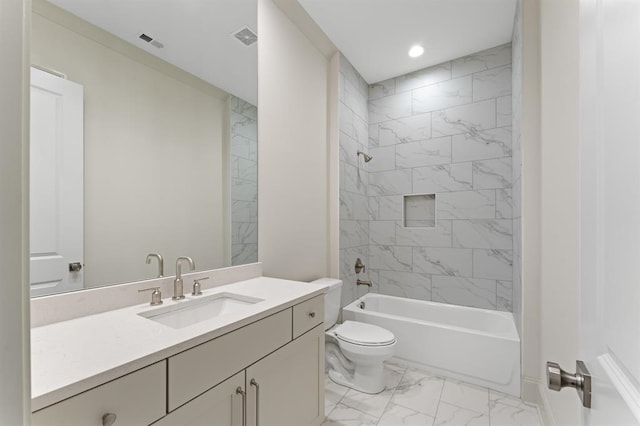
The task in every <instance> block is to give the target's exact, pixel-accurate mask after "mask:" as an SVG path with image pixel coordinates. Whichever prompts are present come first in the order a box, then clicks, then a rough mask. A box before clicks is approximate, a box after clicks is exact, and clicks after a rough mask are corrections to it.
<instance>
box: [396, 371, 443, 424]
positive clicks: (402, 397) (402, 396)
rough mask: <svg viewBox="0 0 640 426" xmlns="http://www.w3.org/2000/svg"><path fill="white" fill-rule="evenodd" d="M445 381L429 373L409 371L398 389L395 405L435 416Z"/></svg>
mask: <svg viewBox="0 0 640 426" xmlns="http://www.w3.org/2000/svg"><path fill="white" fill-rule="evenodd" d="M443 386H444V380H443V379H441V378H440V377H435V376H432V375H429V374H428V373H425V372H422V371H419V370H413V369H409V370H407V371H406V372H405V373H404V377H403V378H402V381H400V384H399V385H398V387H397V388H396V391H395V393H394V395H393V398H392V401H393V403H394V404H397V405H401V406H403V407H406V408H410V409H412V410H415V411H418V412H420V413H422V414H427V415H429V416H435V414H436V411H437V408H438V402H439V401H440V395H441V393H442V387H443Z"/></svg>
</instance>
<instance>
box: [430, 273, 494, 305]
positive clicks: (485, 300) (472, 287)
mask: <svg viewBox="0 0 640 426" xmlns="http://www.w3.org/2000/svg"><path fill="white" fill-rule="evenodd" d="M431 297H432V298H433V301H434V302H444V303H451V304H454V305H463V306H472V307H476V308H484V309H495V308H496V281H495V280H485V279H480V278H465V277H450V276H440V275H436V276H433V277H432V278H431Z"/></svg>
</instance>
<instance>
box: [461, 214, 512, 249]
mask: <svg viewBox="0 0 640 426" xmlns="http://www.w3.org/2000/svg"><path fill="white" fill-rule="evenodd" d="M512 240H513V232H512V221H511V220H510V219H496V220H489V219H477V220H454V221H453V246H454V247H466V248H490V249H508V250H511V249H512V248H513V247H512V246H513V242H512Z"/></svg>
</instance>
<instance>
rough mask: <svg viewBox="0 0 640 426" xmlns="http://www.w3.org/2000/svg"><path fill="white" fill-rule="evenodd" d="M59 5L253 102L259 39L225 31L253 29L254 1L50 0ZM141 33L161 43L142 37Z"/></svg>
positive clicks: (254, 21)
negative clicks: (253, 40) (250, 42)
mask: <svg viewBox="0 0 640 426" xmlns="http://www.w3.org/2000/svg"><path fill="white" fill-rule="evenodd" d="M51 2H52V3H54V4H56V5H57V6H59V7H62V8H63V9H66V10H68V11H69V12H71V13H73V14H74V15H77V16H79V17H80V18H82V19H84V20H86V21H89V22H91V23H92V24H94V25H96V26H98V27H100V28H102V29H104V30H106V31H108V32H110V33H112V34H114V35H116V36H118V37H120V38H122V39H124V40H125V41H127V42H129V43H131V44H133V45H135V46H137V47H139V48H141V49H143V50H145V51H147V52H149V53H151V54H153V55H155V56H158V57H160V58H161V59H164V60H165V61H167V62H169V63H171V64H173V65H176V66H178V67H180V68H182V69H184V70H186V71H188V72H190V73H191V74H193V75H195V76H197V77H199V78H201V79H202V80H205V81H207V82H209V83H211V84H213V85H214V86H217V87H219V88H220V89H222V90H224V91H226V92H229V93H231V94H233V95H235V96H238V97H240V98H242V99H244V100H246V101H248V102H250V103H252V104H253V105H257V98H258V73H257V70H258V51H257V43H256V44H253V45H252V46H250V47H246V46H244V45H243V44H242V43H240V42H239V41H238V40H236V39H234V38H232V37H230V36H229V35H230V34H232V33H235V32H236V30H238V29H240V28H241V27H244V26H248V27H249V28H250V29H251V30H252V31H253V32H254V33H255V32H256V30H257V28H256V27H257V20H258V17H257V16H258V15H257V1H256V0H188V1H180V0H135V1H132V0H51ZM141 33H145V34H147V35H149V36H151V37H153V38H154V39H156V40H158V41H160V42H161V43H163V44H164V48H162V49H158V48H156V47H153V46H152V45H150V44H148V43H146V42H144V41H142V40H141V39H140V38H139V37H138V36H139V35H140V34H141Z"/></svg>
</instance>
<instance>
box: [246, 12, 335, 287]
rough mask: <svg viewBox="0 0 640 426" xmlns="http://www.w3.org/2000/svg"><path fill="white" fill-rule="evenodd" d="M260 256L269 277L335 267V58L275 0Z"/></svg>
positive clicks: (264, 29)
mask: <svg viewBox="0 0 640 426" xmlns="http://www.w3.org/2000/svg"><path fill="white" fill-rule="evenodd" d="M258 32H259V34H260V37H259V38H258V44H259V45H258V69H259V75H258V135H259V136H258V137H259V144H258V158H259V166H258V182H259V191H258V192H259V198H258V223H259V227H258V228H259V229H258V236H259V238H258V245H259V246H258V247H259V248H258V254H259V259H260V261H261V262H263V270H264V275H266V276H272V277H281V278H288V279H298V280H311V279H314V278H319V277H322V276H326V275H327V274H328V272H329V270H328V263H329V257H328V250H329V249H328V239H329V225H328V222H329V217H328V209H329V207H328V205H329V203H328V177H327V167H328V146H327V132H328V130H327V127H328V124H327V85H328V78H329V77H328V72H329V71H328V69H329V68H328V67H329V61H328V59H327V58H326V57H325V56H324V55H323V54H322V53H321V52H320V51H319V50H318V49H317V48H316V47H315V46H314V44H312V43H311V42H310V41H309V40H308V39H307V38H306V37H305V35H304V34H302V33H301V32H300V30H299V29H298V28H297V27H296V26H295V25H294V24H293V23H292V22H291V21H290V20H289V19H288V18H287V17H286V15H285V14H284V13H283V12H282V11H281V10H280V9H279V8H278V7H277V6H275V4H274V3H273V2H272V0H259V1H258Z"/></svg>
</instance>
